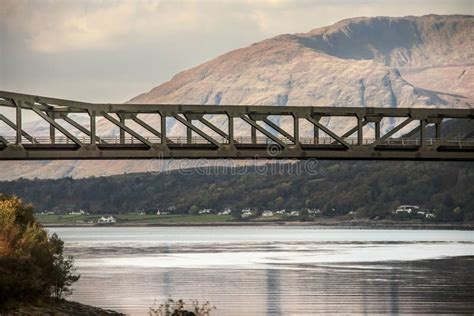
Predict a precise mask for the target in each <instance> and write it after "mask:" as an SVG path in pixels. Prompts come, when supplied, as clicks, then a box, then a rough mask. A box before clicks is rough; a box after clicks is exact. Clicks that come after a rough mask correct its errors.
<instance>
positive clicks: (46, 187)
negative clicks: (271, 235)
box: [0, 161, 474, 221]
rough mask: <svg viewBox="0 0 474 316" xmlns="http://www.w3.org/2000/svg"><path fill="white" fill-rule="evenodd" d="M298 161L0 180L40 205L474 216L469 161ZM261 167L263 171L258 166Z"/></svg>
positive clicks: (95, 209)
mask: <svg viewBox="0 0 474 316" xmlns="http://www.w3.org/2000/svg"><path fill="white" fill-rule="evenodd" d="M308 163H313V164H314V163H315V162H314V161H313V162H308V161H301V162H295V163H287V164H268V165H266V166H267V168H266V169H265V168H262V167H263V166H254V167H246V170H244V171H245V172H242V170H243V169H242V170H237V168H236V167H234V168H230V167H221V168H217V167H215V168H212V169H210V170H207V171H208V172H202V170H195V169H189V170H185V171H181V172H179V171H173V172H165V173H158V174H157V173H139V174H124V175H118V176H109V177H92V178H86V179H72V178H63V179H57V180H38V179H35V180H26V179H19V180H15V181H5V182H0V192H3V193H6V194H15V195H18V196H19V197H21V198H22V199H24V200H25V201H27V202H31V203H33V204H34V205H35V206H36V207H37V210H39V211H42V210H48V211H56V212H60V213H66V212H69V211H73V210H79V209H83V210H85V211H87V212H90V213H92V214H93V213H97V214H103V213H110V214H117V213H128V212H133V211H145V212H147V213H154V212H156V211H157V210H160V209H161V210H163V209H172V210H173V212H176V213H189V212H190V211H196V210H198V209H205V208H209V209H213V210H216V211H218V210H223V209H226V208H230V209H232V210H234V211H235V210H241V209H245V208H251V209H255V210H260V211H261V210H267V209H268V210H279V209H286V210H304V209H308V208H309V209H319V210H321V214H322V215H323V216H324V215H327V216H343V215H345V214H348V213H349V212H353V213H355V214H357V216H358V217H359V218H373V217H377V216H378V217H384V216H387V215H388V214H390V213H391V212H392V211H393V210H395V209H396V208H397V207H398V206H400V205H403V204H410V205H419V206H420V207H422V208H425V209H428V210H430V211H432V212H434V213H435V214H436V215H437V217H436V218H437V220H438V221H473V220H474V166H473V165H472V164H470V163H461V162H410V161H404V162H382V161H319V162H316V164H317V166H316V168H314V165H313V169H314V170H312V171H311V172H307V169H308V168H307V166H305V165H304V164H308ZM262 170H266V171H264V172H262Z"/></svg>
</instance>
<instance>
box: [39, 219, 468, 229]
mask: <svg viewBox="0 0 474 316" xmlns="http://www.w3.org/2000/svg"><path fill="white" fill-rule="evenodd" d="M43 226H44V227H46V228H47V227H104V228H105V227H243V226H248V227H260V226H275V227H291V226H297V227H307V226H319V227H321V228H344V229H439V230H474V224H471V223H468V224H459V223H439V224H434V223H410V222H394V221H379V222H373V221H370V222H369V221H313V222H296V221H291V222H290V221H278V222H277V221H274V222H263V221H262V222H257V221H255V222H235V221H232V222H208V223H206V222H200V223H115V224H107V225H97V224H60V223H58V224H54V223H47V224H46V223H45V224H43Z"/></svg>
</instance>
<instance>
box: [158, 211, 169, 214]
mask: <svg viewBox="0 0 474 316" xmlns="http://www.w3.org/2000/svg"><path fill="white" fill-rule="evenodd" d="M156 215H170V212H165V211H156Z"/></svg>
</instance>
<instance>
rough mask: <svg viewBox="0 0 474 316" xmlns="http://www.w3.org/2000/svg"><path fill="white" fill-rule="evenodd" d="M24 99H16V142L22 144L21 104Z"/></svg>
mask: <svg viewBox="0 0 474 316" xmlns="http://www.w3.org/2000/svg"><path fill="white" fill-rule="evenodd" d="M22 102H23V101H15V104H16V144H17V145H21V129H22V128H21V106H22Z"/></svg>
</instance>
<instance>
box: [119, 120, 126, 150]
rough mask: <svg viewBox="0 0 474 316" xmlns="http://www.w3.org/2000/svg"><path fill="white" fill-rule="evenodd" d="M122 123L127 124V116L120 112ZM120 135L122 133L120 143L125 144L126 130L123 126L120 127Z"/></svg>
mask: <svg viewBox="0 0 474 316" xmlns="http://www.w3.org/2000/svg"><path fill="white" fill-rule="evenodd" d="M118 117H119V120H120V123H122V124H123V125H125V116H124V115H122V114H118ZM119 135H120V144H125V131H124V129H123V128H120V127H119Z"/></svg>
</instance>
